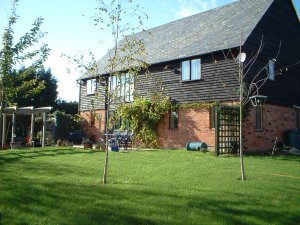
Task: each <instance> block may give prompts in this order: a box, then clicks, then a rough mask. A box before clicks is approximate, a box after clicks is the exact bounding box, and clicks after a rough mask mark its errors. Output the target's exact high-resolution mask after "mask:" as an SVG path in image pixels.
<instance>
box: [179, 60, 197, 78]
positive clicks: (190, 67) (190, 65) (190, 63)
mask: <svg viewBox="0 0 300 225" xmlns="http://www.w3.org/2000/svg"><path fill="white" fill-rule="evenodd" d="M196 61H199V63H197V64H196V65H199V68H197V70H199V74H197V76H195V75H194V71H195V70H194V69H195V68H196V66H193V63H194V62H196ZM184 64H186V65H188V68H187V70H188V75H187V76H183V75H184V74H183V73H184V69H183V68H184ZM197 70H196V71H197ZM201 79H202V60H201V58H196V59H189V60H184V61H181V81H183V82H186V81H196V80H201Z"/></svg>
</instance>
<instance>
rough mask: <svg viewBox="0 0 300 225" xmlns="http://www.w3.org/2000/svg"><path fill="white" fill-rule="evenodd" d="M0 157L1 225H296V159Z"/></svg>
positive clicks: (66, 152) (68, 151)
mask: <svg viewBox="0 0 300 225" xmlns="http://www.w3.org/2000/svg"><path fill="white" fill-rule="evenodd" d="M109 157H110V158H109V184H107V185H102V183H101V180H102V173H103V162H104V153H103V152H95V151H87V150H83V149H81V150H78V149H72V148H60V149H59V148H46V149H34V150H33V149H21V150H9V151H0V224H1V225H13V224H18V225H27V224H28V225H33V224H37V225H46V224H47V225H48V224H51V225H54V224H65V225H73V224H75V225H77V224H78V225H86V224H87V225H92V224H105V225H112V224H118V225H121V224H128V225H129V224H130V225H134V224H136V225H142V224H149V225H153V224H167V225H181V224H195V225H196V224H197V225H198V224H230V225H231V224H237V225H241V224H251V225H255V224H266V225H270V224H282V225H288V224H292V225H294V224H300V158H299V157H292V156H278V157H274V158H271V157H246V158H245V168H246V176H247V180H246V181H244V182H242V181H240V180H239V179H238V178H239V177H240V167H239V158H238V157H219V158H216V157H214V156H213V155H211V154H209V153H206V154H205V153H200V152H189V151H184V150H182V151H175V150H173V151H172V150H162V151H132V152H129V153H110V156H109Z"/></svg>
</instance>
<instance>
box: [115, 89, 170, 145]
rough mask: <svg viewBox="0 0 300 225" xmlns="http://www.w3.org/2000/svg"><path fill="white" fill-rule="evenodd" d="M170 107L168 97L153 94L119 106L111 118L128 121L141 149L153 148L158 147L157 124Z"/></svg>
mask: <svg viewBox="0 0 300 225" xmlns="http://www.w3.org/2000/svg"><path fill="white" fill-rule="evenodd" d="M170 107H171V101H170V98H169V97H161V96H160V95H158V94H154V95H153V96H151V98H149V99H146V98H144V97H140V98H137V99H135V100H134V102H133V103H132V104H123V105H121V106H120V107H119V108H118V109H117V111H116V113H115V115H114V117H113V118H120V117H121V118H122V121H123V124H125V121H130V123H131V129H132V131H133V132H134V135H135V139H136V141H138V142H139V143H140V145H141V147H151V148H155V147H158V146H159V135H158V124H159V122H161V120H162V119H163V118H164V116H165V114H166V113H167V112H168V110H169V109H170Z"/></svg>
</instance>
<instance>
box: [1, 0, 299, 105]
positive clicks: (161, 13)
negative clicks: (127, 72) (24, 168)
mask: <svg viewBox="0 0 300 225" xmlns="http://www.w3.org/2000/svg"><path fill="white" fill-rule="evenodd" d="M233 1H235V0H151V1H150V0H135V2H137V3H138V4H140V5H141V6H142V7H143V12H144V13H146V14H147V15H148V17H149V19H148V20H146V21H144V23H145V26H146V28H152V27H156V26H159V25H162V24H165V23H168V22H171V21H174V20H176V19H180V18H183V17H186V16H190V15H193V14H196V13H199V12H202V11H206V10H209V9H212V8H215V7H218V6H222V5H225V4H228V3H230V2H233ZM293 1H294V4H295V5H296V8H297V11H298V12H300V0H293ZM95 7H97V1H96V0H19V4H18V8H17V14H18V15H19V19H18V21H17V24H15V26H14V32H15V40H16V41H17V40H18V39H19V38H20V37H21V36H22V35H23V34H24V33H25V32H27V31H29V29H30V28H31V25H32V23H33V21H34V20H35V19H36V18H37V17H42V18H44V23H43V25H42V30H43V31H45V32H47V35H46V37H45V38H44V39H43V40H42V41H41V42H43V43H47V44H48V45H49V47H50V49H51V52H50V55H49V58H48V60H47V61H46V62H45V67H46V68H50V69H51V71H52V73H53V75H54V76H55V77H56V79H57V80H58V92H59V94H58V97H59V98H61V99H64V100H67V101H78V99H79V88H78V84H77V82H76V79H78V78H79V77H80V75H81V74H80V72H79V71H77V70H75V66H74V65H73V64H72V63H71V62H70V60H68V59H67V58H66V57H62V54H65V55H69V56H71V57H74V56H76V55H77V56H78V55H80V54H83V55H88V53H89V51H91V52H93V54H94V55H95V57H96V58H97V59H100V58H101V57H102V56H103V55H104V54H105V53H106V52H107V51H108V48H109V47H110V42H109V36H108V35H107V34H106V33H105V32H104V31H102V30H99V29H98V28H97V27H95V26H94V25H93V22H92V20H91V19H90V17H91V16H93V15H94V13H95ZM10 9H11V0H0V35H1V36H2V33H3V29H4V28H5V27H6V25H7V19H8V17H9V15H10ZM87 59H88V57H87ZM68 68H69V69H71V73H68Z"/></svg>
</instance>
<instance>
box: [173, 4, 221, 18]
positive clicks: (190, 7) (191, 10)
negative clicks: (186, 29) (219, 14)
mask: <svg viewBox="0 0 300 225" xmlns="http://www.w3.org/2000/svg"><path fill="white" fill-rule="evenodd" d="M177 3H178V6H179V11H178V12H177V13H176V17H177V18H182V17H187V16H191V15H194V14H196V13H199V12H203V11H207V10H209V9H212V8H215V7H217V6H218V4H217V1H216V0H177Z"/></svg>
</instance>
